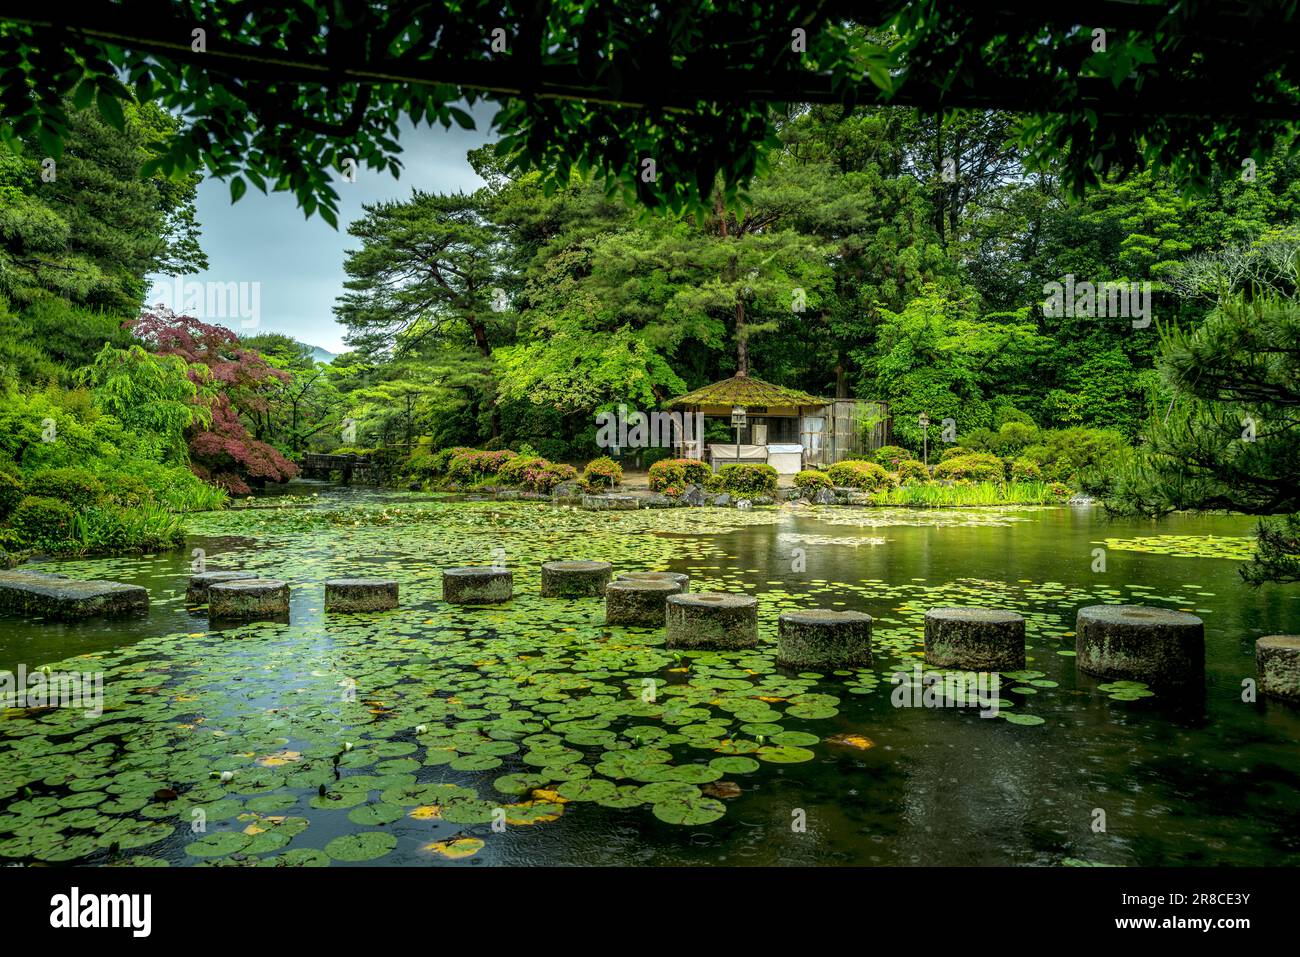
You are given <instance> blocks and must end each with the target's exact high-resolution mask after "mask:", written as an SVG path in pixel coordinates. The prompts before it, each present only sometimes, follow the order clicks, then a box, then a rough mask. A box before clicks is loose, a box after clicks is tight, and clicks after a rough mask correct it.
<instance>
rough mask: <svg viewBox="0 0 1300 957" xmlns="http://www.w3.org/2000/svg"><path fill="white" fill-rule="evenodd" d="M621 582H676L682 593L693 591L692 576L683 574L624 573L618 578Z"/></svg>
mask: <svg viewBox="0 0 1300 957" xmlns="http://www.w3.org/2000/svg"><path fill="white" fill-rule="evenodd" d="M618 580H619V581H646V582H675V583H676V584H678V585H681V586H682V592H683V593H685V592H688V591H690V590H691V576H690V575H684V574H682V573H681V572H624V573H623V574H621V575H619V576H618Z"/></svg>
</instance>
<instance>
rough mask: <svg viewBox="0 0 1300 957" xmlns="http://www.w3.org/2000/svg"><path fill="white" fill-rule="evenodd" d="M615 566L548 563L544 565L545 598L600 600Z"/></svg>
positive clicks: (543, 584)
mask: <svg viewBox="0 0 1300 957" xmlns="http://www.w3.org/2000/svg"><path fill="white" fill-rule="evenodd" d="M613 568H614V566H613V565H611V564H610V563H609V562H546V563H545V564H544V565H542V597H543V598H599V597H600V596H601V595H603V594H605V586H606V585H608V584H609V576H610V573H611V572H612V571H613Z"/></svg>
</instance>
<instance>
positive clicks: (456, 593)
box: [442, 565, 515, 605]
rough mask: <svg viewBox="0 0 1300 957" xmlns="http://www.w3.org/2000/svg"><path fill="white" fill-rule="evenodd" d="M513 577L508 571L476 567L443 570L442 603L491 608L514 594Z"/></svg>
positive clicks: (486, 566) (482, 566) (505, 569)
mask: <svg viewBox="0 0 1300 957" xmlns="http://www.w3.org/2000/svg"><path fill="white" fill-rule="evenodd" d="M514 590H515V576H514V575H513V574H511V572H510V569H508V568H492V567H491V566H489V565H479V566H476V567H472V568H444V569H443V571H442V599H443V601H449V602H451V603H452V604H454V605H495V604H497V603H499V602H503V601H509V600H510V596H511V595H513V594H514Z"/></svg>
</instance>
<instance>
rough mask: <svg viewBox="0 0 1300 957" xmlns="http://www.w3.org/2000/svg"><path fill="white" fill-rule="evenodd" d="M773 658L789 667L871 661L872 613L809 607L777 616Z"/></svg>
mask: <svg viewBox="0 0 1300 957" xmlns="http://www.w3.org/2000/svg"><path fill="white" fill-rule="evenodd" d="M776 660H777V662H778V663H779V664H782V665H786V666H788V667H792V668H819V669H820V668H854V667H860V666H865V665H869V664H871V616H870V615H868V614H864V613H863V612H860V611H832V610H830V609H827V608H812V609H809V610H808V611H785V612H782V613H781V617H780V618H778V619H777V640H776Z"/></svg>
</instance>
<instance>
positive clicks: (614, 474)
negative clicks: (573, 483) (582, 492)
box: [582, 455, 623, 490]
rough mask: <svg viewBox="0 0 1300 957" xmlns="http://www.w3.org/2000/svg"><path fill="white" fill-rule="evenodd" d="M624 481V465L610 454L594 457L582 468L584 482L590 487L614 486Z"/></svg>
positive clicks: (593, 488)
mask: <svg viewBox="0 0 1300 957" xmlns="http://www.w3.org/2000/svg"><path fill="white" fill-rule="evenodd" d="M622 483H623V466H621V465H619V464H618V463H617V462H615V461H614V460H613V459H611V458H610V457H609V456H608V455H602V456H601V457H600V458H598V459H592V460H591V461H590V462H588V463H587V467H586V468H585V469H583V470H582V484H583V485H585V486H586V487H587V488H588V489H592V490H595V489H600V488H613V487H614V486H615V485H621V484H622Z"/></svg>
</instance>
